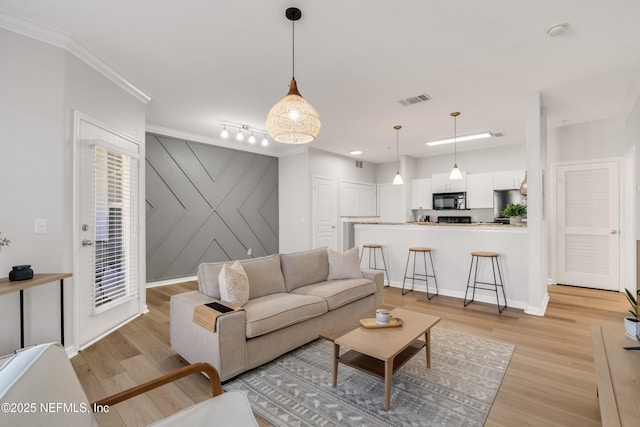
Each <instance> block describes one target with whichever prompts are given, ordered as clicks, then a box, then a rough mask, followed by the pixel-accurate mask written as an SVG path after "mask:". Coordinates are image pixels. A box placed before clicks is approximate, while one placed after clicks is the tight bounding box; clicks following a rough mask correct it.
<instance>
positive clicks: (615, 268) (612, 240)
mask: <svg viewBox="0 0 640 427" xmlns="http://www.w3.org/2000/svg"><path fill="white" fill-rule="evenodd" d="M619 170H620V165H619V162H618V161H603V162H594V163H579V164H571V165H562V166H558V167H557V169H556V177H557V181H556V208H557V220H556V227H557V228H556V236H557V239H556V251H557V252H556V253H557V282H558V283H561V284H566V285H575V286H585V287H590V288H595V289H607V290H616V291H618V290H619V289H620V172H619Z"/></svg>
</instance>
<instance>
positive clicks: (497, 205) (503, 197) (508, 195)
mask: <svg viewBox="0 0 640 427" xmlns="http://www.w3.org/2000/svg"><path fill="white" fill-rule="evenodd" d="M524 202H525V197H524V196H523V195H522V194H520V190H493V217H494V218H495V221H496V222H506V223H508V222H509V218H504V217H503V216H502V211H503V210H504V208H506V207H507V205H508V204H509V203H524Z"/></svg>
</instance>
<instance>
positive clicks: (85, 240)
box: [82, 239, 93, 246]
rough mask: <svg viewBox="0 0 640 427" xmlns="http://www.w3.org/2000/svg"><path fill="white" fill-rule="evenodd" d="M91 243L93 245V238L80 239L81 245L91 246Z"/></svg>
mask: <svg viewBox="0 0 640 427" xmlns="http://www.w3.org/2000/svg"><path fill="white" fill-rule="evenodd" d="M91 245H93V240H89V239H84V240H83V241H82V246H91Z"/></svg>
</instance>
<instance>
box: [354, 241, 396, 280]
mask: <svg viewBox="0 0 640 427" xmlns="http://www.w3.org/2000/svg"><path fill="white" fill-rule="evenodd" d="M365 249H369V251H368V255H369V268H370V269H371V270H380V271H384V273H385V274H386V275H387V285H386V286H385V288H386V287H389V285H390V284H391V282H390V281H389V272H388V271H387V263H386V262H385V260H384V251H383V250H382V245H379V244H377V243H365V244H363V245H362V251H361V252H360V263H362V257H363V255H364V250H365ZM376 249H380V255H382V265H383V266H384V268H378V264H377V262H376V261H377V257H376ZM371 251H373V267H372V266H371Z"/></svg>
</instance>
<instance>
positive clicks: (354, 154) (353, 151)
mask: <svg viewBox="0 0 640 427" xmlns="http://www.w3.org/2000/svg"><path fill="white" fill-rule="evenodd" d="M349 154H351V155H353V156H357V155H358V154H362V150H351V151H349Z"/></svg>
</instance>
